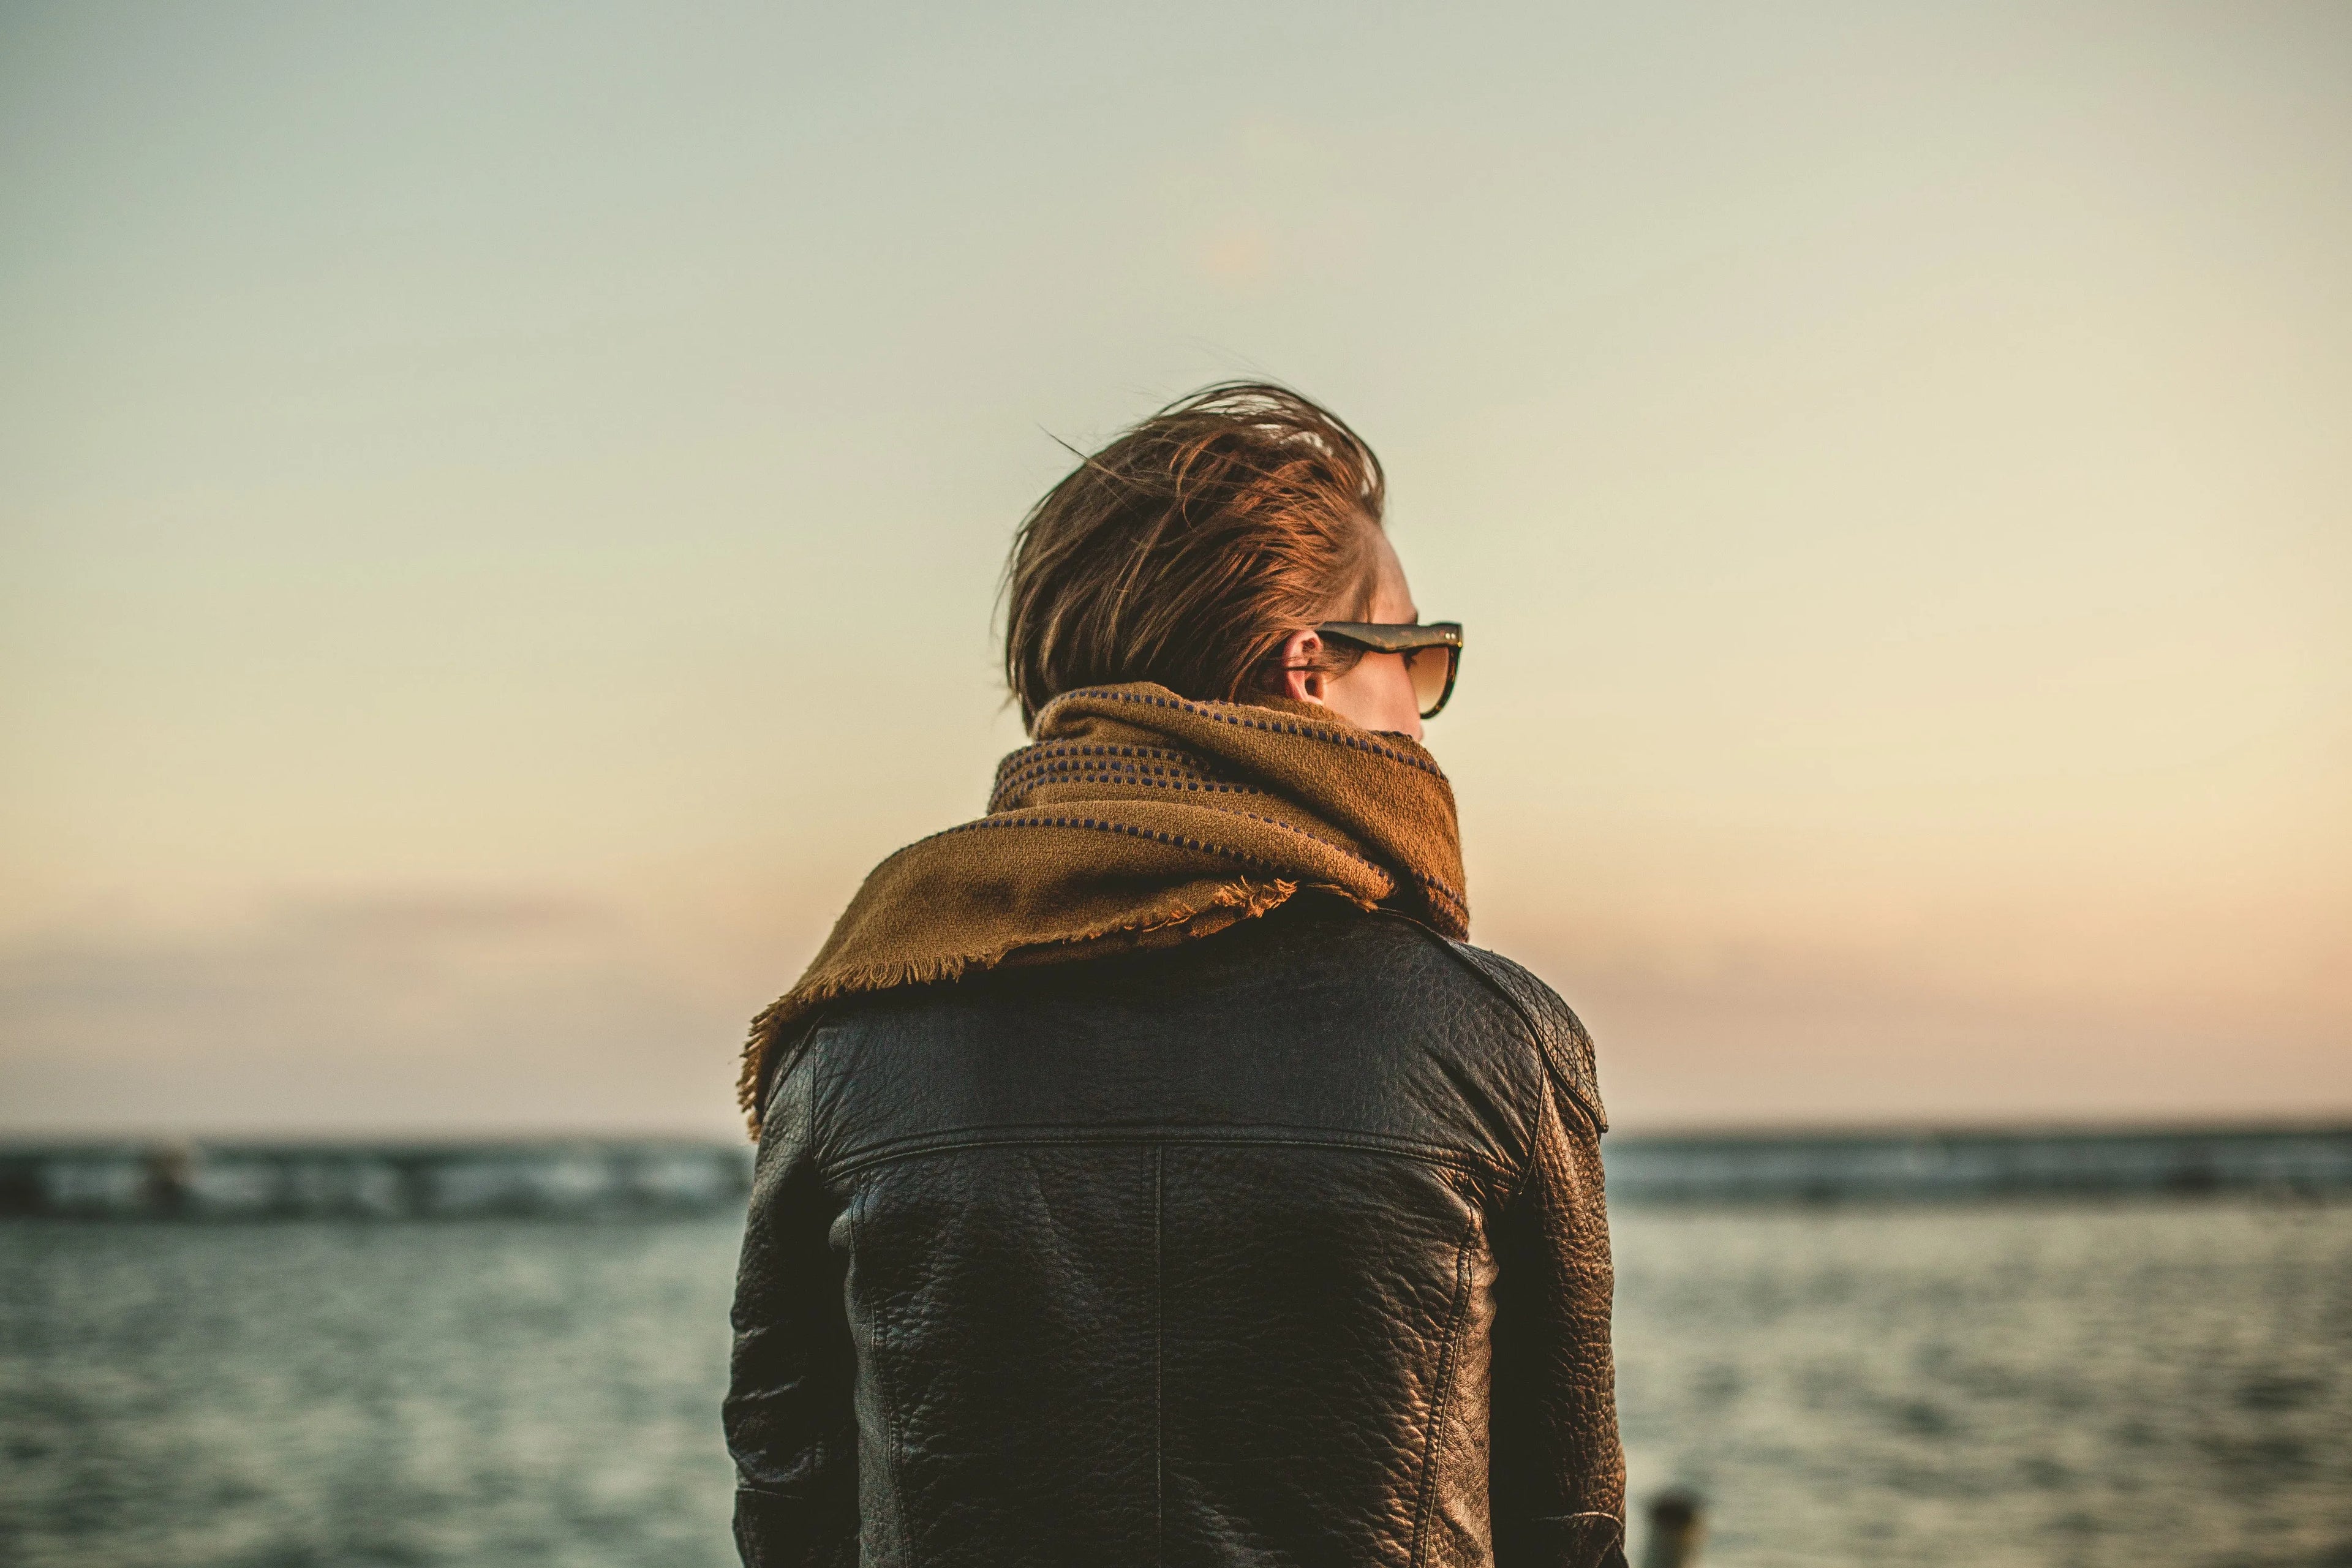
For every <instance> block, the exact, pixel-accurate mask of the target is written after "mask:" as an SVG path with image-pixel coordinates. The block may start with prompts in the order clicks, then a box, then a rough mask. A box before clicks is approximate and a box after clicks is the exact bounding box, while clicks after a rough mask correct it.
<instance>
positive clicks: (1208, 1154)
mask: <svg viewBox="0 0 2352 1568" xmlns="http://www.w3.org/2000/svg"><path fill="white" fill-rule="evenodd" d="M766 1121H767V1131H766V1135H765V1137H764V1138H763V1139H762V1141H761V1145H760V1153H759V1165H758V1173H757V1176H756V1179H755V1181H754V1184H753V1187H752V1194H751V1223H750V1229H749V1232H748V1234H747V1235H746V1237H745V1238H744V1243H743V1260H742V1270H741V1273H740V1278H739V1280H738V1284H737V1293H736V1299H735V1310H734V1324H735V1359H734V1383H733V1387H732V1389H731V1390H730V1393H729V1394H728V1398H727V1436H728V1443H729V1447H730V1448H731V1450H732V1451H733V1453H734V1456H735V1461H736V1467H737V1474H738V1490H737V1493H736V1514H735V1521H736V1523H735V1529H736V1538H737V1542H738V1545H739V1547H740V1550H741V1552H742V1555H743V1560H744V1562H745V1563H751V1564H759V1565H766V1564H783V1563H791V1564H800V1563H828V1564H846V1563H866V1564H889V1565H892V1568H897V1565H901V1564H905V1565H914V1564H923V1565H931V1564H949V1563H956V1564H962V1563H970V1564H974V1565H979V1564H987V1565H989V1568H1011V1565H1013V1564H1029V1563H1038V1564H1045V1563H1050V1564H1071V1565H1080V1564H1083V1565H1085V1568H1109V1565H1123V1564H1140V1565H1149V1568H1160V1565H1167V1568H1190V1565H1193V1564H1231V1563H1267V1564H1275V1563H1301V1564H1306V1563H1316V1564H1326V1563H1328V1564H1331V1565H1333V1568H1339V1565H1341V1564H1345V1565H1348V1568H1363V1565H1369V1564H1388V1563H1393V1564H1398V1565H1400V1568H1402V1565H1405V1564H1412V1565H1416V1568H1417V1565H1419V1564H1423V1563H1476V1564H1484V1563H1498V1564H1501V1565H1502V1568H1516V1565H1517V1564H1537V1563H1541V1564H1569V1563H1574V1564H1588V1563H1622V1552H1621V1542H1622V1534H1623V1527H1622V1519H1623V1513H1624V1503H1623V1499H1624V1480H1623V1475H1624V1471H1623V1464H1622V1457H1621V1454H1620V1451H1619V1448H1618V1442H1617V1423H1616V1405H1615V1398H1614V1394H1613V1388H1612V1373H1611V1365H1610V1352H1609V1300H1610V1289H1611V1275H1610V1264H1609V1237H1608V1226H1607V1221H1606V1219H1605V1216H1604V1215H1603V1213H1602V1207H1601V1159H1600V1149H1599V1142H1598V1139H1599V1133H1600V1130H1601V1106H1600V1100H1599V1098H1598V1096H1597V1095H1596V1094H1595V1092H1594V1089H1593V1074H1592V1047H1591V1041H1590V1039H1589V1038H1588V1037H1586V1035H1585V1033H1584V1030H1583V1028H1582V1026H1580V1025H1579V1024H1578V1023H1577V1021H1576V1018H1575V1016H1574V1015H1572V1014H1571V1013H1570V1012H1569V1010H1568V1008H1567V1007H1566V1006H1565V1005H1563V1004H1562V1003H1561V1002H1560V1000H1559V997H1557V996H1556V995H1554V994H1552V993H1551V991H1550V990H1549V988H1547V987H1546V986H1545V985H1544V984H1542V983H1541V982H1540V981H1538V980H1536V979H1535V978H1534V977H1533V976H1531V975H1529V974H1528V973H1527V972H1526V971H1524V970H1522V969H1520V968H1518V967H1517V965H1515V964H1513V963H1509V962H1508V961H1507V960H1505V959H1501V958H1497V957H1496V956H1495V955H1494V954H1492V953H1488V952H1481V951H1479V950H1477V949H1475V948H1470V947H1465V946H1462V945H1460V944H1458V943H1454V942H1446V941H1444V940H1442V939H1441V938H1439V937H1437V936H1435V935H1434V934H1433V933H1432V932H1430V931H1428V930H1427V929H1425V928H1423V927H1422V926H1420V925H1417V924H1415V923H1413V922H1412V921H1407V920H1405V919H1403V918H1402V917H1399V916H1392V915H1387V914H1370V915H1367V914H1364V913H1361V912H1360V911H1358V910H1353V909H1352V908H1349V907H1348V906H1344V905H1341V904H1339V903H1337V902H1336V901H1334V900H1327V899H1320V898H1312V897H1307V896H1302V897H1300V898H1298V899H1296V900H1292V903H1291V904H1290V905H1289V906H1286V907H1285V908H1283V909H1281V910H1276V912H1275V913H1274V914H1272V915H1270V916H1268V917H1266V918H1265V919H1263V920H1257V921H1244V922H1243V924H1241V925H1240V926H1238V927H1235V928H1234V929H1233V930H1231V931H1225V932H1223V933H1220V934H1218V935H1216V936H1213V937H1207V938H1202V939H1198V940H1195V941H1192V942H1186V943H1184V944H1183V945H1181V946H1178V947H1173V948H1169V949H1164V950H1160V951H1156V952H1142V953H1134V954H1129V955H1127V956H1122V957H1108V958H1100V959H1095V960H1090V961H1078V962H1070V963H1059V964H1053V965H1046V966H1038V967H1033V968H1017V969H1007V970H1000V971H997V972H994V973H989V974H986V975H983V976H980V977H977V978H973V979H969V980H966V981H963V982H961V983H959V984H952V985H940V986H930V987H922V988H918V989H911V990H906V991H899V992H892V993H886V994H882V995H880V996H876V997H870V998H866V999H864V1000H862V1001H860V1002H858V1003H856V1005H850V1006H846V1007H841V1008H837V1009H835V1010H834V1011H833V1012H831V1013H829V1014H828V1015H827V1016H824V1018H823V1019H822V1021H821V1022H820V1023H819V1024H818V1025H817V1026H816V1027H815V1028H814V1030H813V1031H812V1032H811V1033H810V1034H809V1035H808V1036H806V1037H804V1041H803V1044H802V1045H801V1046H800V1047H798V1048H797V1049H796V1050H794V1051H793V1053H792V1054H790V1055H788V1056H787V1057H786V1058H785V1060H784V1062H783V1065H782V1068H781V1069H780V1070H779V1072H778V1074H777V1077H776V1079H775V1081H774V1083H773V1085H772V1088H771V1089H770V1093H769V1100H768V1110H767V1118H766Z"/></svg>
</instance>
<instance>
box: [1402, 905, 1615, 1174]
mask: <svg viewBox="0 0 2352 1568" xmlns="http://www.w3.org/2000/svg"><path fill="white" fill-rule="evenodd" d="M1424 929H1426V928H1424ZM1429 935H1430V939H1431V940H1432V941H1433V942H1437V943H1439V944H1440V945H1442V946H1443V947H1444V949H1445V952H1446V955H1447V956H1448V957H1450V958H1452V959H1453V960H1454V963H1458V964H1459V965H1461V966H1462V967H1463V968H1464V969H1465V970H1467V971H1469V973H1471V974H1473V975H1475V976H1476V977H1477V980H1478V982H1479V984H1481V985H1483V986H1485V988H1486V990H1487V991H1489V992H1491V993H1492V994H1495V995H1496V996H1498V997H1500V998H1501V999H1502V1000H1503V1001H1504V1002H1505V1003H1507V1004H1508V1005H1509V1006H1510V1009H1511V1011H1512V1012H1514V1013H1516V1014H1517V1015H1518V1017H1519V1022H1520V1023H1521V1024H1523V1025H1525V1026H1526V1027H1527V1031H1528V1040H1529V1042H1530V1043H1531V1044H1532V1045H1533V1046H1534V1047H1535V1048H1536V1055H1537V1056H1538V1058H1541V1060H1542V1062H1543V1065H1544V1074H1545V1076H1546V1077H1547V1078H1548V1079H1550V1080H1551V1083H1552V1086H1553V1087H1554V1088H1555V1089H1558V1090H1559V1093H1560V1095H1561V1097H1562V1098H1564V1099H1565V1100H1568V1102H1569V1103H1570V1104H1571V1105H1573V1106H1575V1107H1576V1110H1577V1111H1578V1113H1579V1114H1580V1115H1581V1116H1582V1117H1583V1118H1584V1119H1585V1120H1586V1121H1589V1122H1591V1125H1592V1131H1593V1133H1594V1134H1595V1135H1596V1136H1598V1135H1599V1134H1601V1133H1603V1132H1606V1131H1609V1116H1608V1113H1607V1112H1606V1111H1605V1110H1602V1109H1601V1093H1600V1090H1599V1089H1598V1088H1597V1087H1596V1086H1595V1085H1593V1084H1592V1082H1591V1074H1592V1040H1591V1036H1590V1035H1588V1034H1586V1033H1585V1030H1584V1025H1583V1022H1582V1021H1581V1020H1580V1019H1579V1018H1578V1017H1577V1016H1576V1015H1575V1014H1574V1013H1573V1012H1571V1011H1570V1009H1569V1005H1568V1004H1567V1003H1565V1002H1562V1001H1560V1000H1559V998H1558V997H1557V996H1556V995H1555V996H1553V997H1552V1004H1553V1005H1554V1006H1556V1007H1558V1008H1559V1011H1560V1012H1561V1013H1562V1014H1564V1015H1565V1016H1566V1025H1567V1027H1566V1029H1565V1030H1562V1028H1561V1027H1560V1026H1559V1023H1557V1022H1554V1021H1552V1020H1549V1019H1539V1018H1538V1017H1537V1016H1536V1013H1535V1010H1534V1009H1533V1008H1531V1007H1530V1006H1529V1005H1528V998H1525V997H1522V996H1520V995H1519V994H1517V988H1516V987H1514V986H1511V985H1508V984H1505V983H1504V981H1503V978H1502V976H1501V975H1500V974H1498V973H1496V969H1494V968H1489V967H1488V965H1489V963H1492V964H1494V965H1496V966H1497V967H1500V966H1505V965H1507V966H1508V967H1509V968H1510V969H1514V970H1517V971H1518V973H1521V974H1523V975H1526V976H1527V979H1528V983H1529V984H1530V985H1531V986H1542V985H1543V983H1542V982H1541V981H1539V980H1538V979H1536V977H1535V976H1534V975H1532V974H1528V972H1527V971H1526V970H1525V969H1524V968H1522V967H1521V966H1520V965H1518V964H1516V963H1512V962H1511V961H1510V960H1509V959H1507V958H1505V957H1504V956H1503V955H1502V954H1501V953H1498V952H1487V951H1486V949H1485V948H1481V947H1473V946H1471V945H1470V944H1469V943H1468V942H1454V941H1453V940H1451V939H1450V938H1446V937H1443V936H1440V935H1438V934H1437V933H1436V932H1435V931H1431V932H1430V933H1429ZM1544 989H1545V990H1546V991H1549V987H1548V986H1545V987H1544ZM1545 1010H1546V1011H1549V1008H1547V1009H1545ZM1563 1033H1566V1034H1567V1035H1568V1036H1569V1038H1568V1039H1566V1040H1563V1039H1561V1035H1562V1034H1563ZM1563 1058H1567V1059H1565V1060H1564V1059H1563Z"/></svg>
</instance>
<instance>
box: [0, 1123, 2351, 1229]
mask: <svg viewBox="0 0 2352 1568" xmlns="http://www.w3.org/2000/svg"><path fill="white" fill-rule="evenodd" d="M1602 1152H1603V1155H1604V1158H1605V1160H1606V1163H1607V1167H1608V1177H1609V1195H1610V1200H1611V1201H1612V1203H1615V1204H1620V1205H1627V1204H1636V1205H1639V1204H1675V1203H1683V1204H1725V1203H1769V1204H1790V1203H1798V1204H1823V1203H1926V1202H1950V1201H1966V1200H1981V1199H1993V1198H2004V1197H2119V1198H2121V1197H2155V1196H2165V1195H2173V1196H2194V1195H2200V1194H2252V1195H2268V1196H2275V1197H2286V1198H2294V1197H2303V1198H2326V1197H2331V1196H2352V1127H2325V1128H2302V1129H2260V1130H2216V1131H2177V1130H2176V1131H2079V1132H2054V1131H1966V1132H1961V1131H1946V1132H1910V1133H1890V1132H1872V1133H1844V1134H1808V1135H1802V1136H1797V1135H1787V1134H1762V1133H1758V1134H1745V1135H1721V1134H1717V1135H1705V1136H1684V1137H1661V1136H1612V1137H1610V1138H1609V1139H1607V1140H1606V1141H1605V1142H1604V1144H1603V1151H1602ZM750 1189H751V1150H750V1149H749V1148H747V1147H745V1146H743V1145H740V1144H733V1143H722V1142H690V1141H669V1142H656V1141H628V1140H581V1141H568V1142H443V1143H413V1144H391V1143H384V1144H361V1143H258V1142H208V1143H187V1142H163V1143H140V1142H109V1143H80V1144H52V1145H31V1144H16V1145H7V1144H0V1218H16V1219H39V1218H50V1219H91V1220H164V1219H184V1220H191V1221H236V1220H268V1219H379V1220H407V1219H468V1218H501V1217H502V1218H542V1219H573V1220H627V1219H667V1218H689V1217H696V1216H706V1215H726V1214H730V1213H734V1212H740V1209H741V1207H742V1205H743V1202H744V1199H745V1197H746V1195H747V1194H748V1193H749V1192H750Z"/></svg>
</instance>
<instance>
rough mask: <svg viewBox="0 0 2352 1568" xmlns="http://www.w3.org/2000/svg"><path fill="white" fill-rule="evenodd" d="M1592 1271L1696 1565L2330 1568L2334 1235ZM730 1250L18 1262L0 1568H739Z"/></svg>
mask: <svg viewBox="0 0 2352 1568" xmlns="http://www.w3.org/2000/svg"><path fill="white" fill-rule="evenodd" d="M1616 1233H1617V1247H1618V1257H1619V1276H1620V1283H1619V1296H1618V1343H1619V1361H1620V1378H1621V1390H1620V1395H1621V1405H1622V1413H1623V1419H1624V1426H1625V1436H1626V1443H1627V1448H1628V1453H1629V1456H1630V1458H1631V1460H1632V1464H1633V1490H1634V1495H1635V1498H1636V1501H1637V1504H1638V1501H1639V1500H1640V1499H1642V1498H1643V1497H1645V1496H1647V1495H1650V1494H1652V1493H1654V1492H1655V1491H1657V1490H1658V1489H1661V1488H1664V1487H1665V1486H1667V1485H1670V1484H1676V1483H1679V1484H1684V1485H1688V1486H1691V1487H1694V1488H1696V1489H1697V1490H1698V1491H1699V1492H1700V1493H1701V1494H1702V1495H1703V1496H1704V1497H1705V1498H1706V1502H1707V1507H1708V1513H1709V1519H1710V1521H1711V1525H1712V1533H1711V1535H1710V1538H1709V1540H1708V1542H1707V1548H1706V1554H1705V1558H1704V1561H1706V1563H1720V1564H1792V1565H1793V1564H1894V1563H1949V1564H1956V1565H1957V1564H1969V1565H1971V1568H1975V1565H1982V1564H2007V1563H2018V1564H2026V1563H2036V1564H2038V1563H2051V1564H2074V1563H2083V1564H2116V1565H2117V1568H2121V1565H2124V1564H2131V1565H2135V1568H2149V1565H2155V1568H2161V1565H2167V1564H2200V1565H2201V1564H2217V1565H2218V1564H2225V1563H2226V1564H2237V1563H2247V1564H2255V1563H2260V1564H2272V1563H2276V1564H2287V1563H2295V1564H2312V1565H2318V1564H2331V1565H2335V1568H2352V1207H2347V1206H2343V1205H2332V1206H2327V1205H2274V1206H2273V1205H2255V1204H2226V1203H2220V1202H2215V1203H2207V1204H2181V1205H2157V1204H2136V1205H2117V1206H2114V1207H2106V1208H2089V1207H2050V1206H2026V1205H2017V1206H2004V1207H1979V1208H1934V1207H1921V1208H1881V1209H1854V1210H1826V1211H1796V1210H1769V1209H1766V1210H1738V1211H1729V1210H1715V1211H1693V1210H1675V1209H1628V1210H1625V1211H1622V1212H1621V1213H1620V1214H1619V1215H1617V1216H1616ZM735 1244H736V1235H735V1229H734V1227H733V1226H731V1225H721V1224H671V1225H610V1226H591V1225H542V1224H520V1223H518V1224H504V1223H492V1222H482V1223H472V1224H444V1225H364V1224H360V1225H274V1226H174V1225H86V1226H85V1225H68V1224H55V1223H38V1222H28V1223H24V1224H17V1225H9V1226H0V1563H9V1564H17V1563H21V1564H25V1565H26V1568H61V1565H65V1564H72V1565H74V1568H84V1565H93V1568H95V1565H106V1564H159V1565H161V1564H170V1565H172V1568H215V1565H219V1568H226V1565H229V1564H238V1565H252V1568H260V1565H264V1564H269V1565H286V1568H294V1565H298V1564H325V1563H338V1564H341V1563H352V1564H361V1563H436V1564H439V1563H447V1564H467V1565H487V1568H503V1565H507V1564H523V1563H534V1564H536V1563H561V1564H582V1565H588V1564H622V1563H626V1564H649V1563H659V1564H673V1563H675V1564H699V1563H710V1564H724V1563H732V1562H733V1561H734V1558H733V1553H732V1551H731V1548H730V1544H729V1542H728V1535H727V1513H728V1506H729V1488H730V1474H729V1470H728V1466H727V1459H726V1456H725V1453H724V1451H723V1450H722V1448H721V1447H720V1443H719V1432H718V1402H719V1393H720V1390H721V1387H722V1386H723V1384H724V1380H725V1371H726V1353H727V1330H726V1313H727V1300H728V1295H729V1291H730V1284H731V1279H730V1275H731V1271H732V1268H733V1262H734V1251H735ZM1636 1536H1637V1542H1638V1537H1639V1530H1638V1527H1637V1531H1636Z"/></svg>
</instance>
